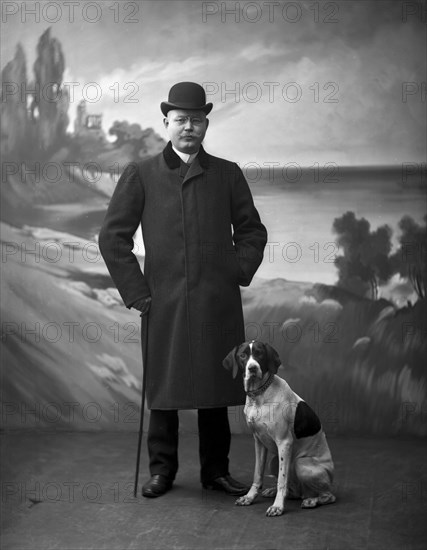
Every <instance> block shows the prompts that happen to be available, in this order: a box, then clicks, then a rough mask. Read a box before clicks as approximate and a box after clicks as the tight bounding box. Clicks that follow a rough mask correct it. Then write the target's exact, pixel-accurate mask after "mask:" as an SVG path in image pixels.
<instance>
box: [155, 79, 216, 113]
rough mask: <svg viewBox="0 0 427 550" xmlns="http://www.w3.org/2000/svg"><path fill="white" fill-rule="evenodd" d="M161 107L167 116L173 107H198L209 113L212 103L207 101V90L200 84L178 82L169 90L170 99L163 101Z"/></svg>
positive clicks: (197, 108) (198, 109)
mask: <svg viewBox="0 0 427 550" xmlns="http://www.w3.org/2000/svg"><path fill="white" fill-rule="evenodd" d="M160 109H161V110H162V113H163V114H164V115H165V116H167V114H168V112H169V111H171V110H172V109H196V110H197V111H203V112H204V113H206V114H209V113H210V112H211V110H212V103H206V94H205V90H204V89H203V88H202V86H200V84H196V83H195V82H178V84H175V85H174V86H172V88H171V89H170V90H169V97H168V101H162V103H161V104H160Z"/></svg>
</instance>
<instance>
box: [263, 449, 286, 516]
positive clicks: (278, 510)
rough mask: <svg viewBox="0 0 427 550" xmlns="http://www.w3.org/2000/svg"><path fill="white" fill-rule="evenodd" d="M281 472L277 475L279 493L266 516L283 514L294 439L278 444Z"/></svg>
mask: <svg viewBox="0 0 427 550" xmlns="http://www.w3.org/2000/svg"><path fill="white" fill-rule="evenodd" d="M277 450H278V459H279V474H278V476H277V493H276V498H275V499H274V502H273V504H272V505H271V506H270V507H269V508H268V509H267V511H266V513H265V515H266V516H281V515H282V514H283V512H284V510H285V499H286V493H287V489H288V477H289V466H290V462H291V451H292V439H290V438H287V439H285V440H283V441H280V442H279V443H278V444H277Z"/></svg>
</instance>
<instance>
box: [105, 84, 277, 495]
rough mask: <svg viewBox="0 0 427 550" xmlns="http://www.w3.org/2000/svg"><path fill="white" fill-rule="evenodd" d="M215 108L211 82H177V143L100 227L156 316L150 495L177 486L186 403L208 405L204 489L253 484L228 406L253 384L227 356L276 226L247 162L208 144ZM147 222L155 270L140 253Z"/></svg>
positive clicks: (130, 289) (203, 408) (139, 305)
mask: <svg viewBox="0 0 427 550" xmlns="http://www.w3.org/2000/svg"><path fill="white" fill-rule="evenodd" d="M211 109H212V103H206V95H205V92H204V90H203V88H202V87H201V86H200V85H198V84H195V83H192V82H180V83H178V84H175V86H173V87H172V88H171V90H170V92H169V98H168V101H167V102H162V103H161V110H162V112H163V114H164V116H165V118H164V125H165V128H166V131H167V133H168V135H169V138H170V142H169V143H168V144H167V146H166V148H165V149H164V151H163V153H161V154H160V155H157V156H155V157H152V158H149V159H147V160H144V161H142V162H140V163H138V164H134V165H129V166H128V167H127V168H126V169H125V170H124V172H123V174H122V176H121V178H120V180H119V182H118V184H117V187H116V189H115V191H114V194H113V196H112V198H111V202H110V205H109V208H108V211H107V214H106V217H105V221H104V224H103V227H102V229H101V232H100V235H99V246H100V250H101V253H102V255H103V257H104V260H105V262H106V264H107V266H108V269H109V271H110V274H111V276H112V278H113V281H114V283H115V284H116V286H117V288H118V290H119V292H120V294H121V296H122V298H123V301H124V303H125V305H126V306H127V307H128V308H130V307H133V308H135V309H137V310H139V311H141V314H142V315H143V314H148V320H149V327H148V338H147V340H148V341H147V342H145V343H143V345H145V346H147V365H144V368H147V402H148V408H149V409H150V410H151V413H150V423H149V429H148V438H147V443H148V452H149V460H150V473H151V478H150V480H149V481H148V482H147V483H146V484H145V485H144V486H143V489H142V494H143V495H144V496H145V497H157V496H160V495H163V494H164V493H166V492H167V491H168V490H169V489H170V488H171V487H172V483H173V480H174V479H175V475H176V473H177V470H178V410H179V409H198V428H199V455H200V464H201V482H202V485H203V487H205V488H210V489H217V490H222V491H225V492H226V493H228V494H232V495H241V494H245V493H246V492H247V487H244V486H243V485H242V484H240V483H238V482H237V481H236V480H234V479H233V478H232V477H231V476H230V474H229V471H228V453H229V449H230V426H229V422H228V414H227V406H231V405H241V404H243V403H244V400H245V395H244V391H243V384H242V381H241V380H238V379H236V380H234V381H233V382H230V377H229V376H228V375H227V373H226V371H225V369H223V367H222V360H223V358H224V357H225V356H226V355H227V354H228V352H229V351H230V349H232V348H233V347H234V346H236V345H238V344H240V343H241V342H242V341H243V340H244V324H243V313H242V303H241V296H240V289H239V285H242V286H247V285H249V283H250V282H251V280H252V277H253V275H254V274H255V272H256V270H257V269H258V267H259V265H260V263H261V261H262V257H263V250H264V247H265V244H266V241H267V232H266V229H265V227H264V226H263V225H262V223H261V221H260V218H259V215H258V212H257V210H256V209H255V206H254V204H253V199H252V196H251V193H250V190H249V187H248V185H247V183H246V180H245V178H244V176H243V174H242V172H241V170H240V169H239V167H238V166H237V165H236V164H234V163H231V162H229V161H226V160H223V159H219V158H217V157H213V156H211V155H208V154H207V153H206V152H205V150H204V149H203V147H202V145H201V144H202V141H203V139H204V137H205V133H206V130H207V128H208V124H209V121H208V119H207V118H206V115H207V114H208V113H209V112H210V111H211ZM140 223H141V226H142V234H143V238H144V246H145V261H144V273H142V271H141V269H140V266H139V263H138V261H137V259H136V257H135V256H134V254H133V253H132V248H133V235H134V233H135V231H136V229H137V227H138V225H139V224H140Z"/></svg>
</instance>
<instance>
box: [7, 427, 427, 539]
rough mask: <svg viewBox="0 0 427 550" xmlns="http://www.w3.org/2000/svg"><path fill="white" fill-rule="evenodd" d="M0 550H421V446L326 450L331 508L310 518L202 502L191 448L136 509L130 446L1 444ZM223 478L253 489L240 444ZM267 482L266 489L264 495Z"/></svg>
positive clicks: (66, 437) (425, 458)
mask: <svg viewBox="0 0 427 550" xmlns="http://www.w3.org/2000/svg"><path fill="white" fill-rule="evenodd" d="M1 443H2V447H1V448H2V451H1V454H2V472H1V473H2V515H1V521H2V535H1V540H0V546H1V548H2V550H6V549H7V550H24V549H25V550H27V549H28V550H30V549H31V550H50V549H58V550H83V549H84V550H86V549H87V550H89V549H93V550H101V549H105V550H122V549H138V550H145V549H147V550H173V549H174V550H175V549H176V550H178V549H179V550H193V549H197V550H201V549H204V550H210V549H215V550H252V549H253V550H282V549H290V550H362V549H363V550H367V549H369V550H424V549H425V548H426V547H427V520H426V518H427V475H426V464H427V446H426V444H425V442H424V441H421V440H401V439H399V440H397V439H396V440H395V439H393V440H390V439H360V438H345V439H344V438H329V444H330V447H331V451H332V454H333V457H334V462H335V468H336V482H335V494H336V496H337V502H336V503H335V504H332V505H328V506H323V507H320V508H317V509H312V510H303V509H301V508H300V502H299V501H294V500H290V501H287V508H286V512H285V514H284V515H283V516H280V517H275V518H270V517H266V516H265V511H266V509H267V507H268V505H269V503H270V502H271V501H270V500H269V499H264V498H261V497H259V498H258V500H257V501H256V502H255V503H254V504H253V505H252V506H249V507H239V506H235V505H234V500H235V499H234V497H230V496H227V495H224V494H222V493H218V492H213V491H207V490H203V489H202V487H201V485H200V483H199V472H198V454H197V453H198V451H197V446H198V438H197V435H195V434H191V433H187V434H185V433H183V434H181V437H180V470H179V474H178V477H177V479H176V483H175V485H174V487H173V489H172V490H171V491H170V492H169V493H167V494H166V495H164V496H163V497H161V498H157V499H145V498H143V497H141V496H140V487H141V484H142V483H143V482H144V481H145V480H146V479H147V455H146V450H145V436H144V444H143V453H142V459H141V474H140V485H139V495H138V497H137V498H134V497H133V481H134V470H135V458H136V446H137V434H136V433H115V432H102V433H81V432H69V433H64V432H59V433H47V432H39V433H37V432H31V433H29V432H12V433H7V434H3V435H2V441H1ZM230 462H231V467H230V470H231V473H232V475H233V476H234V477H235V478H237V479H239V480H240V481H244V482H248V483H249V484H250V482H251V480H252V470H253V464H254V450H253V442H252V438H251V436H249V435H235V436H233V440H232V452H231V456H230ZM271 484H272V481H271V479H267V484H266V485H271Z"/></svg>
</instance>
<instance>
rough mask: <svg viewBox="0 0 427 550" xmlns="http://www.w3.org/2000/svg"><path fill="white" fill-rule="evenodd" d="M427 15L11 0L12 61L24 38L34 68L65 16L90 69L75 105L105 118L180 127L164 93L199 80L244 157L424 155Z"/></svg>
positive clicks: (218, 137)
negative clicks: (165, 116)
mask: <svg viewBox="0 0 427 550" xmlns="http://www.w3.org/2000/svg"><path fill="white" fill-rule="evenodd" d="M37 5H38V7H37ZM58 6H59V9H58ZM422 10H424V12H422ZM425 18H426V13H425V3H423V2H419V3H418V2H417V1H413V2H407V1H402V2H401V1H399V0H392V1H381V0H372V1H371V0H363V1H353V0H343V1H329V2H316V1H300V2H279V1H277V0H276V1H274V2H273V1H269V2H267V1H262V2H244V1H240V2H234V1H233V2H198V1H185V2H184V1H183V2H181V1H176V0H174V1H168V0H163V1H148V2H146V1H143V2H140V1H134V2H117V1H102V2H101V1H94V2H85V1H81V2H78V3H77V2H68V3H67V2H65V3H64V4H62V3H59V2H43V1H42V2H6V1H4V2H2V27H3V28H2V31H3V32H2V67H3V66H4V65H5V64H6V63H7V61H9V60H10V59H11V58H12V57H13V55H14V51H15V48H16V44H17V42H18V41H19V42H21V43H22V45H23V47H24V49H25V51H26V53H27V58H28V68H29V69H28V70H29V73H30V69H31V67H32V63H33V62H34V59H35V47H36V44H37V41H38V39H39V36H40V35H41V34H42V33H43V32H44V30H45V29H47V28H48V27H51V32H52V35H53V36H55V37H56V38H58V39H59V40H60V41H61V43H62V46H63V50H64V53H65V57H66V65H67V69H66V73H65V77H64V81H65V82H69V83H70V82H73V83H77V84H76V85H75V86H74V97H73V102H72V105H71V107H70V115H71V118H73V116H74V113H75V108H76V106H77V103H78V102H79V101H80V100H81V99H82V98H85V99H88V100H92V102H89V104H88V111H89V112H91V113H103V116H104V129H105V130H108V128H109V127H110V126H111V124H112V123H113V121H114V120H124V119H126V120H128V121H130V122H138V123H139V124H141V126H142V127H153V128H154V129H155V130H156V131H157V132H158V133H159V134H160V135H162V136H163V137H166V136H165V133H164V130H163V125H162V115H161V113H160V109H159V104H160V102H161V101H162V100H165V99H167V94H168V90H169V88H170V87H171V86H172V85H173V84H174V83H176V82H178V81H181V80H192V81H197V82H200V83H202V84H204V86H205V88H206V89H207V90H208V91H209V92H210V93H209V95H208V99H209V100H210V101H212V102H213V103H214V110H213V111H212V113H211V115H210V119H211V126H210V128H209V131H208V134H207V137H206V141H205V144H206V148H207V149H208V150H209V151H210V152H211V153H213V154H217V155H220V156H223V157H225V158H230V159H232V160H236V161H239V162H240V163H241V164H245V163H249V162H257V163H259V164H261V165H262V163H279V165H280V166H283V165H284V164H286V163H288V162H298V163H300V164H302V165H312V164H314V163H315V162H318V163H320V164H322V163H326V162H336V163H337V164H340V165H343V164H348V165H358V164H401V163H402V162H423V161H425V150H426V130H425V128H426V95H425V94H426V90H425V80H426V77H425V75H426V70H427V69H426V26H425ZM37 19H38V20H37ZM29 76H30V77H31V76H32V74H29ZM92 82H95V83H97V86H99V87H100V88H97V87H95V86H90V85H89V84H90V83H92ZM422 82H424V83H423V84H422ZM405 83H410V84H405ZM405 89H406V90H407V94H406V96H405V94H404V91H405ZM84 90H85V93H83V91H84ZM97 90H98V91H99V90H101V95H100V97H98V98H97V97H96V93H97ZM232 90H235V92H232ZM130 100H133V101H132V102H131V101H130Z"/></svg>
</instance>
